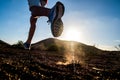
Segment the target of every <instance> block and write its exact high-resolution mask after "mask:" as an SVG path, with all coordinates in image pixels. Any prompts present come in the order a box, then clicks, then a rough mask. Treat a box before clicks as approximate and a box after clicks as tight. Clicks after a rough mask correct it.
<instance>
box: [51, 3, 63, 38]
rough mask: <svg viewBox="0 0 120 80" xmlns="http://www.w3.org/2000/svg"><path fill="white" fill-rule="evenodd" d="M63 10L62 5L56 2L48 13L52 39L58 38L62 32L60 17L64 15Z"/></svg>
mask: <svg viewBox="0 0 120 80" xmlns="http://www.w3.org/2000/svg"><path fill="white" fill-rule="evenodd" d="M64 9H65V8H64V5H63V4H62V3H61V2H57V3H56V5H55V6H54V7H53V8H52V9H51V11H50V14H49V22H50V23H51V30H52V34H53V36H54V37H58V36H60V35H61V33H62V31H63V22H62V20H61V17H62V16H63V14H64Z"/></svg>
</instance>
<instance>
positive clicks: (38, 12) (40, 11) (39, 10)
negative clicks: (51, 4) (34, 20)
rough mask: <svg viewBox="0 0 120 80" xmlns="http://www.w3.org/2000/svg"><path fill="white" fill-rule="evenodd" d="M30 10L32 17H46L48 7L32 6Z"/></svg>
mask: <svg viewBox="0 0 120 80" xmlns="http://www.w3.org/2000/svg"><path fill="white" fill-rule="evenodd" d="M30 11H31V15H32V16H34V17H38V16H47V17H48V12H49V11H50V9H49V8H45V7H39V6H33V7H31V8H30Z"/></svg>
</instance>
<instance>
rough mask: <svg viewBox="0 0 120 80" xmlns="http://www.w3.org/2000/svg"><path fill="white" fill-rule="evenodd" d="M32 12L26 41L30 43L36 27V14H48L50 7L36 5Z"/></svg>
mask: <svg viewBox="0 0 120 80" xmlns="http://www.w3.org/2000/svg"><path fill="white" fill-rule="evenodd" d="M31 12H32V16H31V17H30V30H29V35H28V39H27V41H26V43H28V44H31V41H32V38H33V35H34V32H35V29H36V22H37V18H35V17H37V16H46V17H48V16H49V13H50V9H48V8H44V7H37V8H34V9H33V11H31Z"/></svg>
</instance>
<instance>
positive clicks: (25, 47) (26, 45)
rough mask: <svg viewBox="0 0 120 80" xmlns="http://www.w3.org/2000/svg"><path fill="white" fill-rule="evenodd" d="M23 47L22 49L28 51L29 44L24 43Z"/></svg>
mask: <svg viewBox="0 0 120 80" xmlns="http://www.w3.org/2000/svg"><path fill="white" fill-rule="evenodd" d="M23 47H24V49H28V50H30V47H31V46H30V44H29V43H24V44H23Z"/></svg>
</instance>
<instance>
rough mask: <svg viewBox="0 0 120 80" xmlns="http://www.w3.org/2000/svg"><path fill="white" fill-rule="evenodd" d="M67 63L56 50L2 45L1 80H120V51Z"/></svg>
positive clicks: (0, 57) (0, 49) (105, 52)
mask: <svg viewBox="0 0 120 80" xmlns="http://www.w3.org/2000/svg"><path fill="white" fill-rule="evenodd" d="M66 62H67V60H66V57H65V56H64V55H63V53H60V52H59V53H58V52H56V51H40V50H30V51H29V50H24V49H20V48H13V47H1V46H0V80H120V52H116V51H113V52H108V51H103V53H102V54H98V55H94V56H93V55H92V56H86V57H84V60H83V61H72V62H69V63H66Z"/></svg>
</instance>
